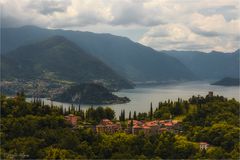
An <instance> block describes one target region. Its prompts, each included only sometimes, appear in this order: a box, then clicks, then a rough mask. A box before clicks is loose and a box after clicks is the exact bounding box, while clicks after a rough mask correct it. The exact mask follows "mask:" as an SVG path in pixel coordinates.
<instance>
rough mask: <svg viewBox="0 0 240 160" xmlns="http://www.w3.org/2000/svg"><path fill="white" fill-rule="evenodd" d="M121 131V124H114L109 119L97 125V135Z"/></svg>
mask: <svg viewBox="0 0 240 160" xmlns="http://www.w3.org/2000/svg"><path fill="white" fill-rule="evenodd" d="M120 130H121V124H120V123H116V124H114V123H113V122H112V121H110V120H109V119H102V120H101V121H100V124H98V125H96V132H97V133H107V134H113V133H115V132H118V131H120Z"/></svg>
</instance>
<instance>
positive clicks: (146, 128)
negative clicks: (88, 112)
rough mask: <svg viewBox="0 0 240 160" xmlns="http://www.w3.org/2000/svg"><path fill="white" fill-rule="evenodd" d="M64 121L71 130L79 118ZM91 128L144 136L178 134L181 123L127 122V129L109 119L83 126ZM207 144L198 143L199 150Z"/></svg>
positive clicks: (162, 121)
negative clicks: (68, 124) (69, 125)
mask: <svg viewBox="0 0 240 160" xmlns="http://www.w3.org/2000/svg"><path fill="white" fill-rule="evenodd" d="M65 120H66V121H67V122H69V123H70V124H71V125H72V126H73V128H76V127H78V121H80V120H79V117H78V116H76V115H73V114H69V115H67V116H65ZM84 127H86V128H91V129H92V130H93V131H94V132H95V133H105V134H114V133H116V132H125V133H127V134H135V135H137V134H140V133H141V132H142V133H144V134H145V135H153V134H161V133H162V132H164V131H167V132H172V133H175V134H179V133H181V132H182V128H181V122H180V121H177V120H172V119H169V120H154V121H138V120H127V127H126V128H124V127H122V125H121V123H120V122H116V123H114V122H112V121H111V120H109V119H102V120H101V121H100V123H99V124H98V125H95V126H94V125H93V126H92V125H85V126H84ZM208 147H209V144H208V143H207V142H199V148H200V150H207V149H208Z"/></svg>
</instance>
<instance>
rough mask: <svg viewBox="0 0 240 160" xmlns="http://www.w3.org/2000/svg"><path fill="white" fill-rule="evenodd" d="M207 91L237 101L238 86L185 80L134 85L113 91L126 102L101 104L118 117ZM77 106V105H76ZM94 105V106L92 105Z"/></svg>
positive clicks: (82, 106) (67, 105) (55, 103)
mask: <svg viewBox="0 0 240 160" xmlns="http://www.w3.org/2000/svg"><path fill="white" fill-rule="evenodd" d="M209 91H213V93H214V95H217V94H218V95H222V96H224V97H227V98H235V99H237V100H238V101H239V100H240V97H239V86H234V87H224V86H214V85H210V84H209V82H186V83H178V84H169V85H150V86H149V85H148V86H144V85H141V86H136V87H135V89H127V90H121V91H120V92H115V94H116V95H118V96H121V97H124V96H126V97H128V98H130V99H131V101H130V102H129V103H126V104H115V105H103V106H109V107H111V108H112V109H114V111H115V112H116V117H117V118H118V116H119V114H120V112H121V110H123V109H125V112H126V116H128V112H129V111H131V112H132V113H133V112H134V111H136V112H146V111H148V110H149V109H150V103H151V102H152V103H153V108H156V107H157V105H158V103H159V102H160V101H162V102H163V101H166V100H168V99H169V98H170V99H171V100H177V99H178V98H182V99H184V100H187V99H188V98H190V97H191V96H192V95H196V96H197V95H201V96H205V95H206V94H208V92H209ZM44 101H45V103H47V104H50V101H49V100H47V99H44ZM53 104H54V105H63V107H69V106H70V105H71V104H69V103H61V102H53ZM76 106H78V105H76ZM97 106H99V105H97ZM89 107H90V105H81V108H82V109H86V108H89ZM94 107H95V106H94Z"/></svg>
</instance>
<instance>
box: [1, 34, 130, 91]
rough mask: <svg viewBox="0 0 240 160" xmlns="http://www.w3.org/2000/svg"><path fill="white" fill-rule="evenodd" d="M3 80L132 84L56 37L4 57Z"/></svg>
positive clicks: (98, 61) (72, 45)
mask: <svg viewBox="0 0 240 160" xmlns="http://www.w3.org/2000/svg"><path fill="white" fill-rule="evenodd" d="M1 71H2V80H9V79H13V78H17V79H24V80H34V79H46V80H50V81H51V80H52V81H56V80H57V81H59V80H60V81H70V82H74V83H82V82H92V81H94V82H99V83H103V84H104V85H105V86H107V87H109V88H112V89H120V88H131V87H132V84H131V83H130V82H128V81H126V80H125V79H123V78H122V77H120V76H119V75H117V74H116V73H115V72H114V71H113V70H112V69H111V68H109V67H108V66H107V65H105V64H104V63H103V62H101V61H100V60H99V59H97V58H95V57H93V56H91V55H90V54H87V53H86V52H85V51H83V50H82V49H81V48H79V47H78V46H77V45H76V44H74V43H73V42H71V41H69V40H67V39H65V38H64V37H61V36H54V37H51V38H48V39H47V40H43V41H41V42H36V43H33V44H30V45H26V46H22V47H19V48H17V49H15V50H13V51H11V52H10V53H7V54H5V55H2V62H1Z"/></svg>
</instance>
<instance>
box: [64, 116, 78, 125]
mask: <svg viewBox="0 0 240 160" xmlns="http://www.w3.org/2000/svg"><path fill="white" fill-rule="evenodd" d="M64 118H65V120H66V121H67V122H69V123H70V124H71V125H72V126H76V125H77V121H78V116H75V115H73V114H69V115H67V116H65V117H64Z"/></svg>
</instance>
